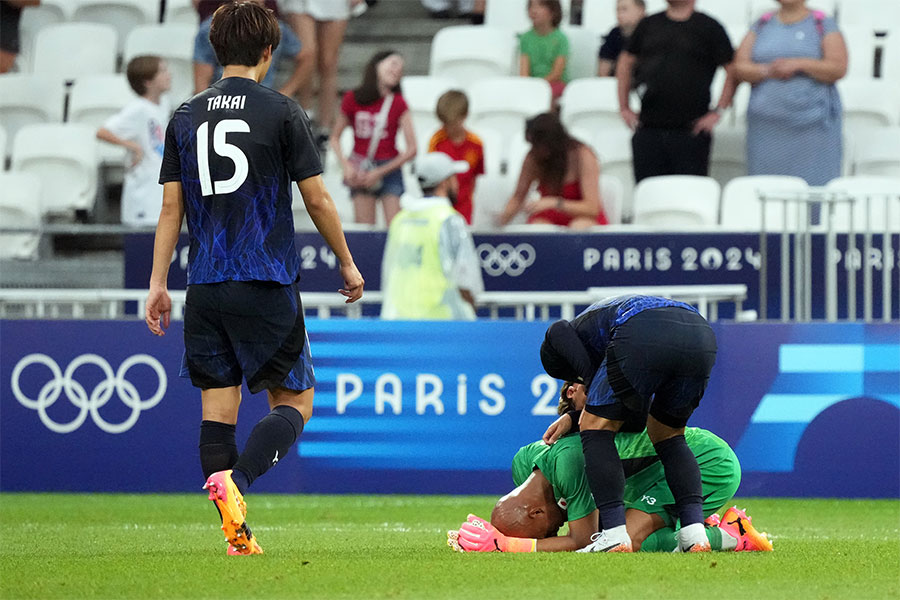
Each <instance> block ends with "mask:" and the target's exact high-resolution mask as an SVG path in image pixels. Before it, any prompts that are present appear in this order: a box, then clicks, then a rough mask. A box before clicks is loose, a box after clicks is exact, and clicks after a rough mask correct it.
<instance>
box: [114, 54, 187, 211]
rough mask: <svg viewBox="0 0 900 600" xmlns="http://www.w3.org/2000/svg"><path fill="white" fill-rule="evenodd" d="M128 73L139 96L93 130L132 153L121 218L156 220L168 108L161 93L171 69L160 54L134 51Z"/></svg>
mask: <svg viewBox="0 0 900 600" xmlns="http://www.w3.org/2000/svg"><path fill="white" fill-rule="evenodd" d="M126 75H127V77H128V83H129V84H130V85H131V89H133V90H134V91H135V93H136V94H137V95H138V96H139V97H138V98H135V99H134V100H132V101H131V102H129V103H128V105H126V106H125V107H124V108H123V109H122V110H121V111H119V112H118V113H116V114H115V115H113V116H112V117H110V118H109V119H108V120H107V121H106V122H105V123H104V124H103V127H101V128H100V129H99V130H97V137H98V138H99V139H101V140H103V141H104V142H109V143H111V144H118V145H120V146H124V147H125V148H127V149H128V150H129V153H130V159H131V160H130V164H129V166H128V168H127V170H126V171H125V182H124V185H123V186H122V223H124V224H126V225H135V226H147V225H156V223H157V221H158V220H159V211H160V208H161V207H162V186H161V185H160V184H159V170H160V167H161V166H162V154H163V146H164V143H165V134H166V123H167V122H168V121H169V116H170V113H171V111H170V109H169V105H168V102H167V101H166V100H165V99H164V98H163V94H164V93H165V92H167V91H168V90H169V88H171V86H172V75H171V74H170V73H169V69H168V66H167V65H166V63H165V61H164V60H162V59H161V58H160V57H158V56H136V57H135V58H133V59H131V61H129V63H128V67H127V69H126Z"/></svg>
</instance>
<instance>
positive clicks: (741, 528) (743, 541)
mask: <svg viewBox="0 0 900 600" xmlns="http://www.w3.org/2000/svg"><path fill="white" fill-rule="evenodd" d="M751 521H752V519H751V518H750V517H749V516H747V512H746V509H745V510H739V509H738V507H737V506H732V507H731V508H729V509H728V510H726V511H725V514H724V515H722V522H721V523H720V524H719V529H721V530H722V531H724V532H725V533H727V534H728V535H730V536H732V537H734V538H737V541H738V545H737V548H735V552H772V550H773V549H774V548H773V547H772V541H771V540H770V539H769V536H768V534H766V533H765V532H763V533H760V532H758V531H757V530H756V528H755V527H754V526H753V523H752V522H751Z"/></svg>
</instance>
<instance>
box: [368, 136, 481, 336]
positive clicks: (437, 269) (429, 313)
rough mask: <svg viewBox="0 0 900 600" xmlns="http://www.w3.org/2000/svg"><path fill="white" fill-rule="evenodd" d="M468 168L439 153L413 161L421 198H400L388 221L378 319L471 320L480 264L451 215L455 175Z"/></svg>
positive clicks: (456, 215) (471, 243)
mask: <svg viewBox="0 0 900 600" xmlns="http://www.w3.org/2000/svg"><path fill="white" fill-rule="evenodd" d="M467 171H469V163H467V162H465V161H461V160H458V161H454V160H453V159H452V158H450V157H449V156H447V155H446V154H444V153H443V152H429V153H428V154H426V155H425V156H423V157H421V158H419V159H418V160H417V161H416V173H417V175H418V178H419V184H420V186H421V188H422V193H423V195H424V197H422V198H413V197H410V196H408V195H407V196H404V197H403V208H402V210H401V211H400V212H399V213H398V214H397V216H396V217H395V218H394V220H393V221H392V222H391V227H390V229H389V230H388V236H387V243H386V245H385V250H384V258H383V260H382V267H381V288H382V292H383V294H384V296H383V300H382V304H381V318H382V319H407V320H410V319H417V320H418V319H425V320H469V321H471V320H474V319H475V298H476V296H477V295H478V294H480V293H481V292H483V291H484V281H483V280H482V278H481V261H480V260H479V259H478V254H477V253H476V252H475V242H474V241H473V240H472V235H471V234H470V233H469V230H468V228H467V227H466V223H465V221H463V219H462V216H461V215H460V214H459V213H458V212H456V211H455V210H453V206H452V204H453V201H454V198H453V197H454V196H455V195H456V193H457V191H458V189H459V185H458V183H457V180H456V178H457V176H458V175H461V174H463V173H465V172H467Z"/></svg>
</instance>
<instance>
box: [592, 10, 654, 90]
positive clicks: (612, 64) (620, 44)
mask: <svg viewBox="0 0 900 600" xmlns="http://www.w3.org/2000/svg"><path fill="white" fill-rule="evenodd" d="M645 13H646V4H645V3H644V0H618V1H617V2H616V21H617V22H618V25H616V26H615V27H613V28H612V29H611V30H610V32H609V33H608V34H606V35H605V36H603V45H602V46H600V60H599V62H598V64H597V75H598V76H599V77H609V76H615V74H616V61H618V60H619V54H621V53H622V50H624V49H625V46H626V44H627V43H628V39H629V38H630V37H631V34H632V33H634V28H635V27H637V24H638V23H640V22H641V19H643V18H644V14H645Z"/></svg>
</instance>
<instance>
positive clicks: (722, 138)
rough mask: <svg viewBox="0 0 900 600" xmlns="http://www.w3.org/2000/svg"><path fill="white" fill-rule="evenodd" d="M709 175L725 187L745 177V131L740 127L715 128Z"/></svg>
mask: <svg viewBox="0 0 900 600" xmlns="http://www.w3.org/2000/svg"><path fill="white" fill-rule="evenodd" d="M709 175H710V177H712V178H713V179H715V180H716V181H718V182H719V185H721V186H722V187H725V184H727V183H728V182H729V181H731V180H732V179H734V178H735V177H744V176H746V175H747V131H746V129H744V128H742V127H717V128H716V130H715V133H714V134H713V138H712V151H711V152H710V157H709Z"/></svg>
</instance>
